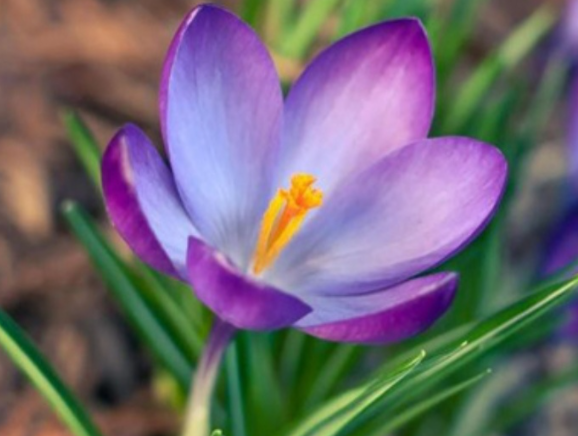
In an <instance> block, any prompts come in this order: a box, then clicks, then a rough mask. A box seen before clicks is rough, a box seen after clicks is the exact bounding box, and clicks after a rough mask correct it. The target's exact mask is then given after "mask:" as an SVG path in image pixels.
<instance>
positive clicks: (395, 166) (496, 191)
mask: <svg viewBox="0 0 578 436" xmlns="http://www.w3.org/2000/svg"><path fill="white" fill-rule="evenodd" d="M506 173H507V164H506V161H505V159H504V157H503V155H502V154H501V153H500V151H499V150H497V149H496V148H494V147H492V146H490V145H487V144H484V143H481V142H478V141H475V140H473V139H468V138H458V137H446V138H437V139H428V140H423V141H420V142H417V143H415V144H412V145H408V146H406V147H403V148H402V149H400V150H398V151H397V152H395V153H393V154H390V155H389V156H387V157H386V158H384V159H383V160H381V161H380V162H377V163H376V164H375V165H374V166H373V167H371V168H369V169H368V170H367V171H365V172H364V173H362V174H359V175H358V176H357V177H356V178H355V179H351V180H349V181H345V182H344V183H343V184H342V185H341V186H339V187H338V189H336V190H335V192H334V193H333V194H332V195H330V196H329V197H327V198H325V199H324V201H325V203H324V204H323V205H322V206H321V207H320V208H319V209H317V210H315V211H314V212H312V216H311V217H310V218H309V221H308V222H306V223H305V225H304V227H303V229H302V230H301V231H300V232H299V233H298V234H297V236H296V237H295V239H294V240H293V241H291V242H290V243H289V245H288V246H287V248H286V249H285V251H284V252H283V253H282V254H281V256H280V258H279V259H278V260H277V262H276V263H275V264H274V266H273V268H272V269H271V270H268V271H266V273H265V276H264V277H265V279H266V280H268V282H269V283H272V284H273V285H274V286H276V287H279V288H281V289H288V290H289V289H290V290H291V291H292V293H293V292H294V293H295V294H296V295H306V294H308V293H320V294H349V293H366V292H371V291H373V290H375V289H382V288H385V287H389V286H391V285H393V284H396V283H399V282H401V281H403V280H406V279H408V278H410V277H413V276H415V275H416V274H419V273H421V272H423V271H425V270H427V269H428V268H431V267H433V266H435V265H437V264H439V263H440V262H442V261H443V260H445V259H447V258H448V257H449V256H451V255H453V254H454V253H455V252H456V251H458V250H460V249H461V248H462V247H463V246H464V245H465V244H467V243H468V242H469V241H471V240H472V238H473V237H474V236H476V235H477V234H478V233H479V232H480V231H481V230H482V228H483V227H484V226H485V225H486V223H487V222H488V220H489V218H490V217H491V216H492V214H493V213H494V211H495V210H496V207H497V204H498V202H499V200H500V198H501V195H502V192H503V189H504V185H505V181H506Z"/></svg>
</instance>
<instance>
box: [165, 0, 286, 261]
mask: <svg viewBox="0 0 578 436" xmlns="http://www.w3.org/2000/svg"><path fill="white" fill-rule="evenodd" d="M282 106H283V100H282V94H281V88H280V85H279V79H278V77H277V73H276V71H275V68H274V65H273V62H272V60H271V58H270V56H269V54H268V53H267V50H266V49H265V47H264V46H263V45H262V43H261V42H260V41H259V39H258V37H257V35H256V34H255V33H254V32H253V30H251V29H250V28H249V27H248V26H247V25H246V24H245V23H243V22H242V21H240V20H239V19H238V18H236V17H235V16H234V15H232V14H231V13H229V12H226V11H224V10H222V9H219V8H217V7H214V6H210V5H205V6H200V7H198V8H196V9H194V10H193V11H192V12H191V13H190V14H189V15H188V16H187V17H186V19H185V20H184V22H183V24H182V25H181V27H180V29H179V31H178V32H177V34H176V36H175V39H174V41H173V43H172V45H171V48H170V50H169V53H168V55H167V59H166V62H165V67H164V73H163V82H162V84H161V96H160V108H161V121H162V124H163V125H164V134H165V141H166V143H167V146H168V153H169V158H170V161H171V166H172V169H173V171H174V173H175V179H176V181H177V187H178V189H179V193H180V194H181V198H182V199H183V203H184V205H185V208H186V209H187V211H188V212H189V215H190V216H191V219H192V221H193V223H194V224H195V227H196V228H197V229H198V230H199V233H200V234H201V235H202V236H203V239H205V240H206V241H208V242H209V243H210V244H211V246H214V247H217V248H218V249H219V251H221V252H223V253H226V254H227V256H229V257H230V258H231V259H232V260H234V261H235V262H236V263H237V264H240V263H241V262H242V261H245V262H246V261H247V260H248V259H249V257H250V253H251V252H252V250H253V249H254V244H255V240H256V232H257V231H258V227H259V222H260V219H261V214H262V212H263V210H264V209H265V208H266V206H267V202H268V201H269V200H270V198H271V192H272V190H271V189H272V188H271V182H270V179H271V171H272V165H271V163H270V162H269V161H270V160H271V158H272V157H273V155H274V154H275V153H276V149H277V148H278V142H279V139H280V122H281V116H282Z"/></svg>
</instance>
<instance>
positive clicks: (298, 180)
mask: <svg viewBox="0 0 578 436" xmlns="http://www.w3.org/2000/svg"><path fill="white" fill-rule="evenodd" d="M315 180H316V179H315V177H313V176H312V175H311V174H304V173H298V174H295V175H294V176H293V177H291V187H290V188H289V189H288V190H285V189H280V190H279V191H278V192H277V194H276V195H275V196H274V197H273V199H272V200H271V202H270V203H269V207H268V208H267V210H266V211H265V213H264V214H263V219H262V220H261V231H260V232H259V238H258V239H257V246H256V248H255V254H254V255H253V272H254V273H255V274H260V273H262V272H263V271H264V270H265V269H267V268H268V267H270V266H271V265H272V264H273V262H275V260H276V259H277V257H279V254H281V251H282V250H283V248H285V246H286V245H287V244H288V243H289V241H291V239H293V237H294V236H295V235H296V234H297V232H298V231H299V228H300V227H301V225H302V224H303V221H304V220H305V216H306V215H307V212H309V211H310V210H311V209H315V208H316V207H319V206H321V203H322V202H323V193H322V192H321V191H320V190H319V189H315V188H313V184H314V183H315Z"/></svg>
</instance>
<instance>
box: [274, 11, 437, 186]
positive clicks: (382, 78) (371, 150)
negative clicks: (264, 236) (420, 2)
mask: <svg viewBox="0 0 578 436" xmlns="http://www.w3.org/2000/svg"><path fill="white" fill-rule="evenodd" d="M434 94H435V77H434V66H433V60H432V54H431V50H430V47H429V43H428V39H427V35H426V33H425V30H424V28H423V26H422V25H421V23H420V22H419V21H418V20H416V19H412V18H407V19H400V20H394V21H388V22H384V23H381V24H378V25H375V26H371V27H368V28H366V29H364V30H361V31H359V32H356V33H354V34H352V35H350V36H347V37H346V38H344V39H342V40H340V41H338V42H337V43H335V44H334V45H332V46H331V47H329V48H328V49H327V50H325V51H324V52H322V53H321V54H320V55H319V56H318V57H317V58H316V59H315V60H314V61H313V62H312V63H311V65H309V66H308V67H307V69H306V70H305V72H304V73H303V75H302V76H301V77H300V78H299V79H298V80H297V82H296V83H295V85H294V86H293V88H292V89H291V91H290V93H289V96H288V98H287V101H286V106H285V108H286V109H285V125H284V127H285V128H284V132H283V145H282V152H281V160H280V165H281V170H280V174H279V176H280V177H279V180H278V182H277V183H278V184H285V183H287V180H289V177H290V175H291V174H293V173H296V172H307V173H311V174H313V175H315V176H316V177H318V180H319V185H320V187H321V188H322V189H323V190H324V191H329V190H330V189H331V187H333V186H334V185H335V184H336V183H337V182H338V181H339V180H341V179H343V178H345V177H347V176H348V175H349V174H350V173H353V172H357V171H360V170H362V169H364V168H366V167H368V166H369V165H371V164H373V163H374V162H375V161H376V160H378V159H380V158H381V157H383V156H384V155H386V154H387V153H390V152H392V151H393V150H395V149H397V148H400V147H403V146H405V145H407V144H410V143H411V142H414V141H417V140H420V139H423V138H426V137H427V133H428V131H429V128H430V124H431V120H432V116H433V110H434V97H435V96H434Z"/></svg>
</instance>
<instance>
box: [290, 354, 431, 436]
mask: <svg viewBox="0 0 578 436" xmlns="http://www.w3.org/2000/svg"><path fill="white" fill-rule="evenodd" d="M424 357H425V352H423V351H422V352H421V353H419V354H418V355H417V356H416V357H415V358H413V359H411V360H409V361H407V362H404V363H403V364H401V365H399V366H398V367H396V368H395V370H394V371H388V372H387V373H385V374H381V375H380V376H379V377H377V378H376V379H375V380H374V381H373V382H372V383H370V384H368V385H367V386H365V387H362V388H355V389H352V390H350V391H348V392H346V393H345V394H342V395H340V396H339V397H338V398H337V399H336V400H334V401H332V402H331V403H329V404H327V405H326V406H324V407H321V408H319V409H318V410H317V411H315V412H314V413H313V414H312V415H311V416H310V417H308V418H307V419H306V420H304V421H303V422H302V423H301V424H300V425H299V426H298V427H297V428H296V429H294V430H293V431H291V432H289V433H288V436H334V435H337V434H338V433H339V432H340V430H341V429H343V427H344V426H346V425H347V424H348V423H349V422H351V421H352V420H353V419H355V418H356V417H357V416H359V415H360V414H361V413H363V412H364V411H365V410H366V409H367V408H368V407H370V406H371V405H372V404H373V403H375V402H377V401H378V400H379V399H381V398H382V397H383V396H384V395H385V394H386V393H387V392H388V391H389V390H390V389H391V388H393V387H394V386H395V385H396V384H397V383H399V382H401V380H403V379H404V378H405V377H406V376H407V375H408V374H410V373H411V372H412V371H413V370H414V369H415V368H416V367H417V366H418V365H419V364H420V363H421V362H422V360H423V359H424Z"/></svg>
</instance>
